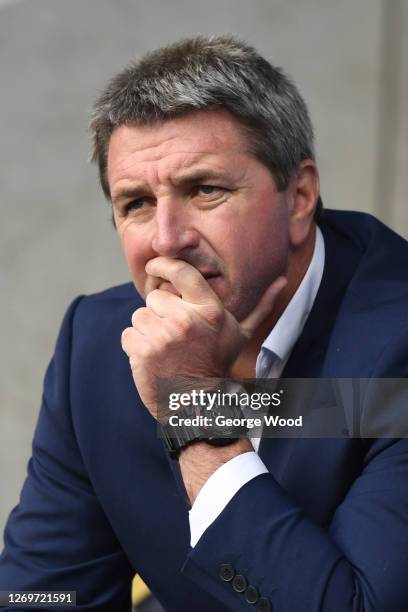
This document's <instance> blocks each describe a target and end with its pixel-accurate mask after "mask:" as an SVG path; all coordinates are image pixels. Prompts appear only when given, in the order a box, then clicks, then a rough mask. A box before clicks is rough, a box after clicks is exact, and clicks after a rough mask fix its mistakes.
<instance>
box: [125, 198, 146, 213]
mask: <svg viewBox="0 0 408 612" xmlns="http://www.w3.org/2000/svg"><path fill="white" fill-rule="evenodd" d="M145 204H147V200H146V198H138V199H137V200H132V201H131V202H128V203H127V204H126V205H125V207H124V210H125V213H126V214H127V213H130V212H132V211H136V210H140V209H141V208H143V206H144V205H145Z"/></svg>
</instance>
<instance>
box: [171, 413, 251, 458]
mask: <svg viewBox="0 0 408 612" xmlns="http://www.w3.org/2000/svg"><path fill="white" fill-rule="evenodd" d="M220 417H221V418H220ZM222 419H224V420H225V419H230V420H232V421H233V422H234V423H233V424H229V425H221V424H220V423H221V422H224V421H223V420H222ZM185 421H187V424H185ZM244 421H245V420H244V415H243V414H242V411H241V408H240V407H239V406H235V405H231V406H229V405H226V406H222V407H219V406H214V407H213V408H212V409H211V410H206V409H203V408H199V407H197V406H185V407H183V409H182V410H178V411H177V413H175V414H174V415H172V418H171V419H170V421H169V422H167V423H165V424H161V425H160V428H161V433H162V437H163V439H164V443H165V445H166V448H167V450H168V452H169V453H170V456H171V457H172V458H173V459H178V457H179V455H180V452H181V450H182V449H183V448H185V447H186V446H188V445H189V444H191V443H192V442H195V441H198V440H200V441H204V442H207V444H210V445H211V446H227V445H229V444H233V443H234V442H236V441H237V440H238V439H239V438H242V437H243V436H245V435H246V433H247V431H248V428H247V427H246V426H245V424H244ZM230 422H231V421H230Z"/></svg>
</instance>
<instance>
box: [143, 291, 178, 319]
mask: <svg viewBox="0 0 408 612" xmlns="http://www.w3.org/2000/svg"><path fill="white" fill-rule="evenodd" d="M182 305H183V304H182V301H181V298H179V297H178V296H177V295H174V294H173V293H169V292H168V291H162V290H161V289H155V290H154V291H151V292H150V293H149V294H148V295H147V297H146V306H147V308H149V309H150V310H152V311H153V312H154V313H155V314H156V315H157V316H158V317H161V318H163V317H169V316H171V315H172V314H174V312H175V311H176V310H177V309H179V308H181V307H182Z"/></svg>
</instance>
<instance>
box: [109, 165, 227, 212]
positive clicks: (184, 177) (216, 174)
mask: <svg viewBox="0 0 408 612" xmlns="http://www.w3.org/2000/svg"><path fill="white" fill-rule="evenodd" d="M226 178H227V176H226V173H225V172H220V171H216V170H194V171H192V172H188V173H187V172H186V173H184V174H183V173H179V174H178V175H177V176H175V177H173V178H172V179H171V182H172V184H173V185H175V186H176V187H188V186H189V185H193V184H196V185H197V184H202V183H206V182H208V181H219V180H225V179H226ZM150 192H151V189H150V187H149V186H148V185H147V184H145V183H143V184H139V185H135V186H134V187H124V188H123V189H120V190H119V191H118V192H117V193H115V195H114V196H112V202H113V204H115V205H116V206H117V205H118V204H120V202H121V201H123V200H128V199H129V198H133V199H136V198H138V197H141V196H145V195H146V194H148V193H150Z"/></svg>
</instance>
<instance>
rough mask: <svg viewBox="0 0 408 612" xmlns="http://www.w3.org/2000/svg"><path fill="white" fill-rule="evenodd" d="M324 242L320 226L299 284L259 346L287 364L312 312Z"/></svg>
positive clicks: (317, 287) (322, 262)
mask: <svg viewBox="0 0 408 612" xmlns="http://www.w3.org/2000/svg"><path fill="white" fill-rule="evenodd" d="M324 257H325V250H324V240H323V236H322V233H321V231H320V229H319V227H316V239H315V247H314V251H313V256H312V259H311V262H310V264H309V267H308V269H307V271H306V274H305V275H304V277H303V279H302V282H301V283H300V285H299V287H298V288H297V289H296V291H295V293H294V295H293V296H292V299H291V300H290V302H289V304H288V305H287V306H286V308H285V310H284V311H283V313H282V314H281V316H280V318H279V319H278V321H277V322H276V324H275V326H274V328H273V329H272V331H271V333H270V334H269V336H268V337H267V338H265V340H264V342H263V343H262V348H263V349H267V350H269V351H271V352H272V353H274V354H275V355H276V356H277V357H278V358H279V359H280V360H281V361H286V360H287V359H288V357H289V355H290V352H291V350H292V348H293V347H294V345H295V343H296V341H297V339H298V338H299V336H300V334H301V333H302V330H303V326H304V324H305V323H306V319H307V317H308V316H309V313H310V311H311V309H312V306H313V302H314V301H315V298H316V294H317V291H318V289H319V285H320V282H321V280H322V276H323V268H324Z"/></svg>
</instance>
